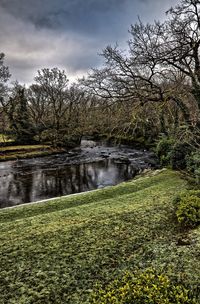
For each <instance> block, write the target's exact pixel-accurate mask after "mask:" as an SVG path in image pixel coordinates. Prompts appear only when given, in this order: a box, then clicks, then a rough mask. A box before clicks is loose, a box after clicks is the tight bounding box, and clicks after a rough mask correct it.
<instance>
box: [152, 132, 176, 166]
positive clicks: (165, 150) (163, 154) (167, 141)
mask: <svg viewBox="0 0 200 304" xmlns="http://www.w3.org/2000/svg"><path fill="white" fill-rule="evenodd" d="M174 143H175V142H174V139H172V138H168V137H162V138H161V139H160V140H159V141H158V143H157V146H156V154H157V156H158V158H159V159H160V163H161V165H162V166H166V165H169V164H170V153H171V151H172V149H173V146H174Z"/></svg>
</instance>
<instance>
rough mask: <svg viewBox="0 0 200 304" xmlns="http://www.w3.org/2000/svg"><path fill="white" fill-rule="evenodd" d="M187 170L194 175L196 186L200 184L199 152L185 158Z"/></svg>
mask: <svg viewBox="0 0 200 304" xmlns="http://www.w3.org/2000/svg"><path fill="white" fill-rule="evenodd" d="M187 170H188V172H190V173H192V174H194V176H195V178H196V182H197V184H200V152H198V151H196V152H192V153H191V154H190V155H189V156H188V157H187Z"/></svg>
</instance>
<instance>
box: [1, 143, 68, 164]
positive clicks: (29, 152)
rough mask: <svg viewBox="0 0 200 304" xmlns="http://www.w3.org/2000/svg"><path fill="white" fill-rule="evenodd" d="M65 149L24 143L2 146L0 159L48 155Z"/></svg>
mask: <svg viewBox="0 0 200 304" xmlns="http://www.w3.org/2000/svg"><path fill="white" fill-rule="evenodd" d="M64 151H65V150H64V149H62V148H52V147H51V146H48V145H24V146H23V145H22V146H7V147H0V161H7V160H15V159H24V158H31V157H39V156H47V155H51V154H55V153H61V152H64Z"/></svg>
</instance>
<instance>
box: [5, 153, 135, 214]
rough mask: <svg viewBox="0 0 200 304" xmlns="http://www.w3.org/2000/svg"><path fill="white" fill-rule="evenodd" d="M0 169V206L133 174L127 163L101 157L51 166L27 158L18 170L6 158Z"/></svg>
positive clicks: (105, 183) (80, 189) (85, 188)
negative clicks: (40, 164) (44, 165)
mask: <svg viewBox="0 0 200 304" xmlns="http://www.w3.org/2000/svg"><path fill="white" fill-rule="evenodd" d="M4 166H5V167H4ZM0 172H1V174H0V207H1V208H3V207H9V206H13V205H17V204H24V203H28V202H33V201H38V200H42V199H46V198H52V197H56V196H62V195H67V194H71V193H78V192H84V191H88V190H92V189H97V188H103V187H105V186H109V185H115V184H117V183H120V182H122V181H125V180H128V179H130V178H132V177H134V176H135V174H136V169H135V167H134V166H132V165H131V164H125V163H119V162H116V161H115V160H113V159H104V160H101V161H97V162H93V163H84V164H71V165H69V164H67V165H66V164H65V165H59V166H58V167H53V168H43V167H42V166H39V165H38V164H37V166H34V165H33V164H31V165H28V162H27V164H26V166H25V167H23V170H19V168H18V166H17V165H16V162H7V163H6V165H4V164H3V163H2V164H0Z"/></svg>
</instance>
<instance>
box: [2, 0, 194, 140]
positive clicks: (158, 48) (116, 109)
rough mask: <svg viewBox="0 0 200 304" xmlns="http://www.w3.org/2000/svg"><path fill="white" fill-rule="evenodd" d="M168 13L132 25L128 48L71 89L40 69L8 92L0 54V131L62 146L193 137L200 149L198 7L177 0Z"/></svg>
mask: <svg viewBox="0 0 200 304" xmlns="http://www.w3.org/2000/svg"><path fill="white" fill-rule="evenodd" d="M166 14H167V17H166V20H165V21H164V22H159V21H155V22H154V23H153V24H144V23H143V22H142V21H141V20H140V19H139V20H138V22H137V23H136V24H134V25H131V28H130V30H129V35H130V39H129V40H128V44H127V49H126V50H125V51H122V50H121V49H120V48H119V47H118V46H114V47H112V46H107V47H106V48H105V50H104V51H103V53H102V56H103V57H104V59H105V61H104V66H103V67H101V68H99V69H93V70H92V71H91V72H90V74H89V76H87V77H84V78H83V79H80V80H79V81H78V82H77V83H76V84H73V85H69V81H68V78H67V76H66V74H65V72H64V71H61V70H59V69H58V68H53V69H47V68H46V69H42V70H40V71H38V73H37V75H36V77H35V79H34V83H33V84H32V85H31V86H29V88H25V87H24V86H22V85H20V84H19V83H15V84H14V86H13V87H12V88H10V87H9V86H8V85H7V83H8V80H9V77H10V74H9V70H8V67H6V66H5V65H4V54H1V55H0V105H1V122H0V124H1V125H0V128H1V130H2V131H6V132H8V133H9V132H10V133H11V134H12V135H13V136H14V137H15V140H16V142H23V143H30V142H35V141H36V142H37V141H38V142H51V143H52V144H53V145H65V144H66V145H67V144H69V143H70V141H72V142H73V141H78V140H79V139H80V137H81V136H82V135H83V134H92V133H97V134H106V135H107V136H115V137H117V136H118V137H120V136H121V137H127V138H133V139H134V138H135V139H136V138H142V139H144V140H145V139H146V140H148V141H150V142H151V141H153V140H155V139H157V138H159V136H160V134H164V135H166V136H175V137H177V138H178V139H179V140H181V139H183V138H185V139H186V138H187V137H188V138H189V139H191V137H192V140H193V142H194V141H196V144H197V145H199V129H200V115H199V113H200V56H199V49H200V1H199V0H181V1H180V3H179V4H178V5H177V6H175V7H174V8H171V9H169V10H168V12H167V13H166Z"/></svg>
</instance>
